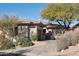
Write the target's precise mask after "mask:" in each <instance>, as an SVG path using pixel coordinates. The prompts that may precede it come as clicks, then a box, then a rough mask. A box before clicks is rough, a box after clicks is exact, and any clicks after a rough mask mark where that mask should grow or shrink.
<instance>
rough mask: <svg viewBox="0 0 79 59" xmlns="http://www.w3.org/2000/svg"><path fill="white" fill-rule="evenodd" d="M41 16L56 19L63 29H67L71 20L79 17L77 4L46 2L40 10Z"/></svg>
mask: <svg viewBox="0 0 79 59" xmlns="http://www.w3.org/2000/svg"><path fill="white" fill-rule="evenodd" d="M41 17H42V18H44V19H47V20H49V21H56V22H58V24H59V25H61V26H62V27H63V28H64V29H69V27H70V24H71V23H72V20H74V19H79V4H73V3H72V4H68V3H66V4H63V3H62V4H56V3H53V4H48V5H47V7H45V8H44V9H43V10H42V11H41Z"/></svg>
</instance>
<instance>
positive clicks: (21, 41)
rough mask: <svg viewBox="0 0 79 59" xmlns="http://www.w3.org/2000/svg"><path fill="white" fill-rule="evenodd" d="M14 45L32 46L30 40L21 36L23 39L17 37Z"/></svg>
mask: <svg viewBox="0 0 79 59" xmlns="http://www.w3.org/2000/svg"><path fill="white" fill-rule="evenodd" d="M16 45H20V46H22V47H27V46H32V45H33V43H32V42H31V40H28V39H25V38H23V39H18V40H17V41H16Z"/></svg>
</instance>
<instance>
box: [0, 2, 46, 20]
mask: <svg viewBox="0 0 79 59" xmlns="http://www.w3.org/2000/svg"><path fill="white" fill-rule="evenodd" d="M46 5H47V4H43V3H13V4H12V3H2V4H1V3H0V14H1V15H2V14H9V15H16V16H18V17H20V18H28V19H31V20H38V19H39V18H40V11H41V10H42V9H43V8H44V7H45V6H46Z"/></svg>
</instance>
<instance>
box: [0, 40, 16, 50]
mask: <svg viewBox="0 0 79 59" xmlns="http://www.w3.org/2000/svg"><path fill="white" fill-rule="evenodd" d="M13 48H15V45H14V44H13V42H12V41H11V40H5V41H3V42H2V43H1V44H0V49H1V50H5V49H13Z"/></svg>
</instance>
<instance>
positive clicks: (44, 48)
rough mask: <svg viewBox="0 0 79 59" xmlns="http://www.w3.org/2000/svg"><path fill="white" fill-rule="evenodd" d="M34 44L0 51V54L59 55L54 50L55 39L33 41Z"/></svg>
mask: <svg viewBox="0 0 79 59" xmlns="http://www.w3.org/2000/svg"><path fill="white" fill-rule="evenodd" d="M34 43H35V45H34V46H30V47H24V48H17V49H11V50H3V51H0V55H6V56H7V55H8V56H51V55H59V53H58V52H56V51H55V49H54V48H55V40H46V41H38V42H34Z"/></svg>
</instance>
